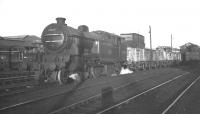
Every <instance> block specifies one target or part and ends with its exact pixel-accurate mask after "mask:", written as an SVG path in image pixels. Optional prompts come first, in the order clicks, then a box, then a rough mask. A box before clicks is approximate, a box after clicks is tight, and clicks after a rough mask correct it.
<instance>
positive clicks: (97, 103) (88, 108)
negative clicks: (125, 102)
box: [0, 71, 180, 114]
mask: <svg viewBox="0 0 200 114" xmlns="http://www.w3.org/2000/svg"><path fill="white" fill-rule="evenodd" d="M144 74H145V75H151V76H148V77H145V78H140V77H139V79H137V80H135V78H133V79H132V80H131V79H127V80H126V81H125V82H126V83H124V84H122V83H121V86H116V84H113V85H112V84H111V85H110V84H109V85H106V84H108V82H104V81H103V82H101V83H97V84H96V83H95V84H93V85H92V84H91V85H87V86H84V87H80V88H79V87H77V88H76V89H72V90H74V92H75V91H76V92H77V91H78V92H79V93H81V91H83V92H84V91H85V92H86V91H88V90H89V89H92V88H95V86H96V87H99V88H101V89H102V88H104V89H102V91H104V92H101V91H100V92H97V93H95V94H93V95H92V96H91V95H90V96H87V97H84V98H82V99H79V100H78V101H76V102H73V103H70V102H68V105H63V106H59V107H57V108H53V109H50V110H49V111H47V112H46V113H51V114H57V113H58V114H60V113H61V114H62V113H63V112H64V113H70V114H71V113H72V114H73V113H91V112H97V111H100V110H102V101H103V100H102V95H105V94H107V93H109V92H110V91H112V92H113V93H115V94H116V93H118V92H119V91H122V90H123V89H124V88H125V87H126V88H127V87H128V88H131V87H132V86H133V85H134V84H137V82H138V81H144V82H145V80H152V78H153V79H157V78H158V77H160V75H164V74H167V75H169V76H170V75H175V74H176V73H173V72H166V71H165V72H163V73H155V72H153V73H151V72H148V71H147V72H144ZM152 74H155V75H156V76H154V75H152ZM177 74H180V72H179V73H177ZM116 78H119V77H116ZM131 78H132V76H131ZM169 78H170V77H169ZM133 80H134V81H133ZM128 81H129V82H128ZM152 81H153V80H152ZM105 87H108V88H110V89H108V88H105ZM101 89H100V90H101ZM92 90H93V89H92ZM50 91H53V90H50ZM68 92H70V91H68ZM83 92H82V93H83ZM52 93H53V92H52ZM66 94H67V92H66V91H62V92H56V93H54V94H50V95H48V96H44V97H38V98H37V99H31V100H28V101H25V102H20V103H17V104H14V105H10V106H7V107H3V108H1V109H0V112H5V113H7V112H10V111H9V110H13V109H18V107H24V106H26V105H27V106H30V105H31V106H33V107H34V104H38V103H39V102H40V103H41V102H43V101H45V100H50V99H54V97H60V95H64V96H66ZM77 95H79V96H80V94H78V93H77ZM70 96H71V95H70ZM70 96H68V97H70ZM74 96H75V95H74ZM123 96H125V97H127V96H126V95H123ZM69 99H70V98H69ZM72 99H73V97H72ZM74 99H76V98H75V97H74ZM122 99H124V97H122ZM104 101H105V100H104ZM104 101H103V102H104ZM106 104H107V103H106ZM106 107H108V106H106ZM103 108H104V109H105V106H103ZM23 109H26V108H23ZM16 112H17V111H16ZM41 113H43V112H41Z"/></svg>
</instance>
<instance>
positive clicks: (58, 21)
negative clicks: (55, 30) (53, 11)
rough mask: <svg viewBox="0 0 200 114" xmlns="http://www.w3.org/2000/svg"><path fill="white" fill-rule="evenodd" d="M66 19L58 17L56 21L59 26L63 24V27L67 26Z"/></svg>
mask: <svg viewBox="0 0 200 114" xmlns="http://www.w3.org/2000/svg"><path fill="white" fill-rule="evenodd" d="M65 20H66V19H65V18H63V17H58V18H56V21H57V24H61V25H64V24H65Z"/></svg>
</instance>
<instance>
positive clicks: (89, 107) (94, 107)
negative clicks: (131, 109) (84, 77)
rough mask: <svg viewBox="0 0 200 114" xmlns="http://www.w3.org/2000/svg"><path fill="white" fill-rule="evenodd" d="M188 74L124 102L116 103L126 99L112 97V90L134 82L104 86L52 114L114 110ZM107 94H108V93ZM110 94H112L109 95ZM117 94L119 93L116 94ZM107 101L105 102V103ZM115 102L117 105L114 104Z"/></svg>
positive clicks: (80, 113) (101, 113)
mask: <svg viewBox="0 0 200 114" xmlns="http://www.w3.org/2000/svg"><path fill="white" fill-rule="evenodd" d="M186 74H188V72H187V73H184V74H182V75H179V76H176V77H175V78H173V79H170V80H168V81H166V82H164V83H161V84H159V85H156V86H154V87H152V88H150V89H148V90H146V91H144V92H141V93H139V94H137V95H135V96H133V97H131V98H129V99H127V100H125V101H123V102H120V103H118V104H115V102H117V101H121V100H122V99H125V98H126V97H125V98H120V99H115V101H114V98H113V97H112V96H113V95H112V92H113V91H117V90H119V89H121V88H125V87H128V86H132V84H134V83H133V82H132V83H128V84H125V85H122V86H120V87H117V88H114V89H112V88H110V87H108V88H104V89H103V90H102V93H99V94H97V95H94V96H92V97H89V98H87V99H85V100H82V101H79V102H77V103H74V104H72V105H69V106H66V107H62V108H60V109H58V110H55V111H53V112H51V113H50V114H93V113H97V114H103V113H106V112H108V111H110V110H112V109H113V108H116V107H119V106H120V105H123V104H124V103H127V102H129V101H130V100H132V99H134V98H136V97H139V96H140V95H143V94H145V93H147V92H149V91H151V90H154V89H156V88H158V87H160V86H163V85H165V84H167V83H169V82H171V81H173V80H175V79H177V78H180V77H182V76H184V75H186ZM115 93H118V92H115ZM106 94H107V95H106ZM109 94H110V95H109ZM118 94H121V92H119V93H118ZM116 96H117V95H116ZM104 102H105V103H104ZM113 104H115V105H113ZM111 113H112V112H109V114H111Z"/></svg>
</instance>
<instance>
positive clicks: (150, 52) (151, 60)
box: [149, 25, 152, 61]
mask: <svg viewBox="0 0 200 114" xmlns="http://www.w3.org/2000/svg"><path fill="white" fill-rule="evenodd" d="M149 34H150V60H151V61H152V43H151V26H150V25H149Z"/></svg>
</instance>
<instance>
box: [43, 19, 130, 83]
mask: <svg viewBox="0 0 200 114" xmlns="http://www.w3.org/2000/svg"><path fill="white" fill-rule="evenodd" d="M56 20H57V23H53V24H50V25H48V26H47V27H46V28H45V29H44V31H43V32H42V36H41V40H42V43H43V45H44V52H45V53H44V55H43V62H42V63H41V68H40V69H41V72H40V82H45V81H48V82H51V81H58V82H59V83H60V84H64V83H67V82H68V81H69V79H70V78H69V76H70V75H73V74H76V75H78V77H79V78H80V80H85V79H86V78H89V77H96V76H99V75H118V74H119V72H120V69H121V66H122V64H123V62H125V61H126V47H125V46H122V45H121V39H122V37H120V36H118V35H114V34H111V33H108V32H104V31H93V32H89V28H88V27H87V26H86V25H81V26H79V27H78V29H74V28H72V27H70V26H68V25H67V24H66V23H65V20H66V19H65V18H56Z"/></svg>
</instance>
